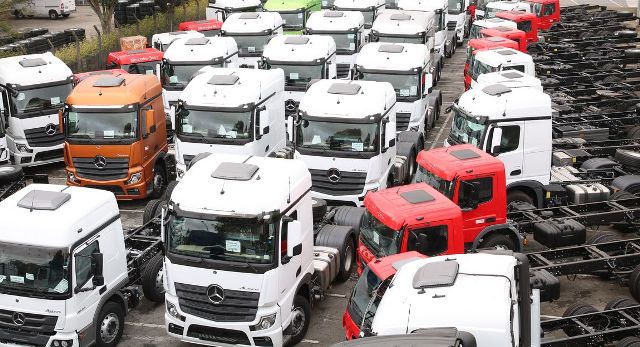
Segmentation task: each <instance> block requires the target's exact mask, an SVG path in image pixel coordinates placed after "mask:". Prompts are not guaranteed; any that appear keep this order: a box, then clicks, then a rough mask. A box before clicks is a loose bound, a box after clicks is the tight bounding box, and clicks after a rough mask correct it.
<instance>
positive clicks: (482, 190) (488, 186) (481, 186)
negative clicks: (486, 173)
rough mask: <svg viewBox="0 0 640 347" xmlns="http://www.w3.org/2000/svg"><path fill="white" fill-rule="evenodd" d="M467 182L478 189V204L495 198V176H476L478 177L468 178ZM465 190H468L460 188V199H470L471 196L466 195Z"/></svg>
mask: <svg viewBox="0 0 640 347" xmlns="http://www.w3.org/2000/svg"><path fill="white" fill-rule="evenodd" d="M465 182H467V183H470V184H473V185H475V186H476V189H477V190H478V204H482V203H483V202H487V201H491V199H492V198H493V178H492V177H483V178H476V179H472V180H468V181H465ZM465 192H466V190H464V189H460V193H459V195H458V201H468V200H469V198H470V197H468V196H466V195H465Z"/></svg>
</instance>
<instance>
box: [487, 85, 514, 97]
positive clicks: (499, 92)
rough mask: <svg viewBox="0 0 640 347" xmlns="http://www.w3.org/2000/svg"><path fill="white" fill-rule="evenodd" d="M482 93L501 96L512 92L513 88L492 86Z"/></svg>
mask: <svg viewBox="0 0 640 347" xmlns="http://www.w3.org/2000/svg"><path fill="white" fill-rule="evenodd" d="M482 91H483V92H484V93H486V94H489V95H491V96H500V95H502V94H506V93H509V92H511V88H509V87H507V86H505V85H503V84H492V85H490V86H486V87H484V88H482Z"/></svg>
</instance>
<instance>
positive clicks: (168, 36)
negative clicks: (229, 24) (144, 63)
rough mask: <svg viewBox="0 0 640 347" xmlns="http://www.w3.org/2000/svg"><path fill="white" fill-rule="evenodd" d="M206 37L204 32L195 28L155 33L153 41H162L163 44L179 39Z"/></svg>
mask: <svg viewBox="0 0 640 347" xmlns="http://www.w3.org/2000/svg"><path fill="white" fill-rule="evenodd" d="M195 37H204V34H203V33H201V32H198V31H195V30H188V31H172V32H168V33H159V34H153V37H152V38H151V41H152V42H160V43H161V44H164V45H166V44H169V43H172V42H173V41H175V40H177V39H184V38H195Z"/></svg>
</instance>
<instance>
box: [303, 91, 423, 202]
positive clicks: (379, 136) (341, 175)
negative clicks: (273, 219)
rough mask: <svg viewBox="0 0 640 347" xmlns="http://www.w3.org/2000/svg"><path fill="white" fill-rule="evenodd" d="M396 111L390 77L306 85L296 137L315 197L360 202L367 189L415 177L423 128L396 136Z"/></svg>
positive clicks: (382, 187)
mask: <svg viewBox="0 0 640 347" xmlns="http://www.w3.org/2000/svg"><path fill="white" fill-rule="evenodd" d="M396 112H397V105H396V93H395V90H394V89H393V86H392V85H391V84H390V83H389V82H374V81H351V82H338V81H331V80H320V81H317V82H315V83H313V84H312V85H311V86H310V87H309V89H307V93H306V94H305V95H304V96H303V97H302V100H301V101H300V107H299V109H298V117H297V119H296V128H295V132H294V135H295V136H294V140H295V141H294V142H295V146H296V147H295V149H296V158H298V159H300V160H302V161H303V162H304V163H305V164H306V165H307V166H308V167H309V171H310V172H311V178H312V182H313V185H312V188H311V194H312V196H313V197H315V198H319V199H323V200H329V201H330V202H331V203H332V204H346V205H350V206H361V205H362V203H363V200H364V199H365V195H367V193H368V192H371V191H376V190H379V189H384V188H386V187H391V186H396V185H399V184H401V183H404V182H407V181H409V180H410V179H411V175H412V174H413V172H414V171H415V158H416V156H417V154H418V146H419V133H418V132H415V131H403V132H400V133H399V134H397V135H396V129H397V127H396Z"/></svg>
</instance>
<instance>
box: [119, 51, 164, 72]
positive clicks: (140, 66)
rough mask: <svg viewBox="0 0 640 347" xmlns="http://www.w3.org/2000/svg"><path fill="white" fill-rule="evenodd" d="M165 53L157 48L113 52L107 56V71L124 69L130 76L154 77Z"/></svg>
mask: <svg viewBox="0 0 640 347" xmlns="http://www.w3.org/2000/svg"><path fill="white" fill-rule="evenodd" d="M163 56H164V53H162V51H160V50H157V49H155V48H145V49H138V50H133V51H119V52H111V53H109V55H108V56H107V69H122V70H125V71H127V72H128V73H130V74H142V75H154V74H155V73H156V70H157V67H158V66H160V63H161V62H162V57H163Z"/></svg>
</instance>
